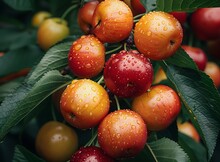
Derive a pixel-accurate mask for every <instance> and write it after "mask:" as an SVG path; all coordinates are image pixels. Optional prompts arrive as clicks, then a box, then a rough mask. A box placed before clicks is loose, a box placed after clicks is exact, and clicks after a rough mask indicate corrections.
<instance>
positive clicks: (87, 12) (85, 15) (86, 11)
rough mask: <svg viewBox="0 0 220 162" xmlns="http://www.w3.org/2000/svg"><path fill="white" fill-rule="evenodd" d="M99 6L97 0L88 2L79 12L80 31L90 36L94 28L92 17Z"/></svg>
mask: <svg viewBox="0 0 220 162" xmlns="http://www.w3.org/2000/svg"><path fill="white" fill-rule="evenodd" d="M98 4H99V1H97V0H91V1H88V2H86V3H85V4H84V5H83V6H82V7H81V8H80V9H79V11H78V15H77V21H78V24H79V27H80V29H81V30H82V31H83V32H84V33H86V34H89V33H90V31H91V28H92V16H93V13H94V11H95V8H96V6H97V5H98Z"/></svg>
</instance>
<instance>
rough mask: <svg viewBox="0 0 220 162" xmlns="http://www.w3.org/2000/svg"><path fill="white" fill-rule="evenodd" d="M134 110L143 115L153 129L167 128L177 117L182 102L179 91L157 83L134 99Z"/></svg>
mask: <svg viewBox="0 0 220 162" xmlns="http://www.w3.org/2000/svg"><path fill="white" fill-rule="evenodd" d="M131 109H132V110H133V111H135V112H137V113H138V114H140V115H141V116H142V118H143V119H144V121H145V122H146V123H147V127H148V129H149V130H151V131H160V130H163V129H166V128H167V127H168V126H169V125H170V124H171V123H172V122H173V121H174V120H175V118H176V117H177V115H178V114H179V112H180V109H181V103H180V99H179V96H178V95H177V93H176V92H175V91H174V90H173V89H172V88H170V87H168V86H166V85H155V86H152V87H151V88H150V90H149V91H148V92H146V93H144V94H143V95H141V96H138V97H136V98H134V100H133V101H132V108H131Z"/></svg>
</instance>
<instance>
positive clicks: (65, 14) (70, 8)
mask: <svg viewBox="0 0 220 162" xmlns="http://www.w3.org/2000/svg"><path fill="white" fill-rule="evenodd" d="M77 6H78V4H74V5H72V6H70V7H69V8H68V9H67V10H66V11H65V12H64V13H63V15H62V16H61V19H65V17H66V16H67V15H68V14H69V13H70V12H71V11H72V10H73V9H75V8H76V7H77Z"/></svg>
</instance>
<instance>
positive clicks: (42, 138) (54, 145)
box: [35, 121, 78, 162]
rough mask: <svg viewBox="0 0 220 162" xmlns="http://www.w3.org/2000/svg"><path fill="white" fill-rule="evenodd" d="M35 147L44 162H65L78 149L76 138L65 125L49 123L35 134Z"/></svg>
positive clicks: (74, 133)
mask: <svg viewBox="0 0 220 162" xmlns="http://www.w3.org/2000/svg"><path fill="white" fill-rule="evenodd" d="M35 147H36V151H37V153H38V154H39V155H40V156H41V157H42V158H44V159H45V160H46V161H51V162H63V161H67V160H69V159H70V158H71V156H72V154H73V153H75V151H76V150H77V149H78V136H77V134H76V132H75V131H74V130H73V129H72V128H70V127H68V126H67V125H65V124H63V123H60V122H57V121H49V122H47V123H46V124H44V125H43V126H42V127H41V128H40V130H39V132H38V133H37V137H36V141H35Z"/></svg>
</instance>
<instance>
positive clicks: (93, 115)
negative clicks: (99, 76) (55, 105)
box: [60, 79, 110, 129]
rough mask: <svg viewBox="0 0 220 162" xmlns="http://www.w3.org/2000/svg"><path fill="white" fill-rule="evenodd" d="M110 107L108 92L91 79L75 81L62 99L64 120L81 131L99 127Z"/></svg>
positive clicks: (61, 106)
mask: <svg viewBox="0 0 220 162" xmlns="http://www.w3.org/2000/svg"><path fill="white" fill-rule="evenodd" d="M109 105H110V103H109V97H108V93H107V91H106V90H105V89H104V88H103V87H102V86H101V85H99V84H98V83H96V82H94V81H92V80H89V79H81V80H73V81H72V83H71V84H70V85H69V86H67V88H66V89H65V90H64V92H63V94H62V96H61V99H60V109H61V113H62V115H63V117H64V119H65V120H66V121H67V122H68V123H69V124H71V125H72V126H74V127H77V128H80V129H87V128H92V127H94V126H96V125H98V124H99V122H100V121H101V120H102V119H103V118H104V117H105V116H106V115H107V114H108V111H109Z"/></svg>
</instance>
